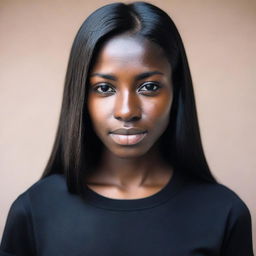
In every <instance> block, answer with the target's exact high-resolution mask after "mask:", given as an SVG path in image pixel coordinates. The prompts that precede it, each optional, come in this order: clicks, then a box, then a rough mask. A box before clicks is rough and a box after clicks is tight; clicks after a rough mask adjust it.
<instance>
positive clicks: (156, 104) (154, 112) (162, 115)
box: [144, 95, 172, 125]
mask: <svg viewBox="0 0 256 256" xmlns="http://www.w3.org/2000/svg"><path fill="white" fill-rule="evenodd" d="M171 105H172V97H171V96H168V95H167V96H164V97H161V99H156V100H152V101H151V102H150V103H149V104H145V107H144V109H145V112H146V113H147V115H148V117H149V119H151V121H152V122H160V123H159V125H160V124H161V123H162V122H168V121H169V116H170V110H171Z"/></svg>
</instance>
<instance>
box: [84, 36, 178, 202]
mask: <svg viewBox="0 0 256 256" xmlns="http://www.w3.org/2000/svg"><path fill="white" fill-rule="evenodd" d="M172 99H173V94H172V82H171V67H170V64H169V62H168V60H167V58H166V57H165V55H164V52H163V50H162V49H161V48H160V47H159V46H157V45H156V44H154V43H152V42H150V41H148V40H147V39H144V38H140V37H135V36H130V35H120V36H116V37H114V38H111V39H110V40H109V41H107V43H105V45H104V46H103V48H102V49H101V51H100V52H99V55H98V56H97V58H96V62H95V64H94V66H93V67H92V70H91V73H90V79H89V92H88V105H87V107H88V111H89V115H90V118H91V120H92V123H93V127H94V130H95V133H96V134H97V136H98V137H99V139H100V140H101V141H102V142H103V144H104V146H105V147H104V149H103V154H102V156H101V158H99V164H98V167H97V168H96V170H94V172H93V175H91V176H90V177H87V180H86V184H87V186H88V187H90V188H91V189H92V190H94V191H95V192H97V193H98V194H101V195H103V196H106V197H109V198H115V199H137V198H143V197H147V196H150V195H153V194H155V193H157V192H158V191H159V190H161V189H162V188H163V187H164V186H165V185H166V184H167V182H168V181H169V180H170V179H171V177H172V174H173V171H172V168H171V167H170V166H168V165H167V164H166V163H165V161H164V160H163V159H162V157H161V155H160V153H159V150H158V146H157V141H158V139H159V137H160V136H161V135H162V134H163V132H164V131H165V129H166V127H167V125H168V122H169V115H170V110H171V105H172Z"/></svg>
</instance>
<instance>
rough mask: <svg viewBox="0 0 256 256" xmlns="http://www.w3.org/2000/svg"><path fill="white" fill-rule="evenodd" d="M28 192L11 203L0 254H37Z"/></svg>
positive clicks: (4, 255) (3, 255)
mask: <svg viewBox="0 0 256 256" xmlns="http://www.w3.org/2000/svg"><path fill="white" fill-rule="evenodd" d="M28 204H29V202H28V198H27V195H26V194H24V193H23V194H22V195H20V196H19V197H18V198H17V199H16V200H15V201H14V202H13V204H12V205H11V208H10V210H9V213H8V216H7V220H6V224H5V228H4V232H3V237H2V241H1V246H0V256H25V255H26V256H35V255H36V254H35V247H34V235H33V227H32V218H31V212H30V211H29V205H28Z"/></svg>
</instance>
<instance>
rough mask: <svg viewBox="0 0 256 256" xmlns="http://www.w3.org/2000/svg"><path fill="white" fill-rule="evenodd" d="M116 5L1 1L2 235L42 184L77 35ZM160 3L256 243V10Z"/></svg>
mask: <svg viewBox="0 0 256 256" xmlns="http://www.w3.org/2000/svg"><path fill="white" fill-rule="evenodd" d="M108 2H110V1H100V0H90V1H88V0H87V1H85V0H72V1H71V0H0V34H1V39H0V56H1V57H0V89H1V93H0V120H1V121H0V122H1V125H0V136H1V137H0V158H1V161H0V171H1V181H0V190H1V193H0V203H1V212H0V214H1V215H0V234H2V230H3V227H4V224H5V221H6V216H7V212H8V210H9V207H10V205H11V203H12V202H13V201H14V199H15V198H16V197H17V196H18V195H19V194H20V193H22V192H23V191H24V190H25V189H27V188H28V187H29V186H31V185H32V184H33V183H34V182H35V181H36V180H37V179H38V178H39V176H40V175H41V173H42V171H43V169H44V167H45V164H46V162H47V159H48V156H49V154H50V151H51V148H52V144H53V139H54V135H55V131H56V126H57V120H58V116H59V111H60V104H61V96H62V90H63V80H64V74H65V70H66V65H67V59H68V55H69V51H70V47H71V43H72V41H73V38H74V36H75V33H76V32H77V30H78V28H79V26H80V25H81V23H82V21H83V20H84V19H85V17H86V16H87V15H88V14H89V13H90V12H92V11H93V10H95V8H97V7H99V6H101V5H103V4H105V3H108ZM151 2H152V3H155V4H156V5H158V6H159V7H162V8H163V9H164V10H166V11H167V12H168V13H169V14H170V15H171V17H172V18H173V20H174V21H175V23H176V24H177V27H178V28H179V30H180V33H181V35H182V37H183V41H184V43H185V47H186V50H187V55H188V59H189V63H190V67H191V72H192V76H193V80H194V87H195V94H196V100H197V107H198V113H199V121H200V126H201V133H202V139H203V145H204V148H205V153H206V156H207V159H208V161H209V165H210V167H211V169H212V172H213V173H214V175H215V176H216V177H217V178H218V179H219V181H220V182H221V183H224V184H225V185H227V186H228V187H230V188H231V189H233V190H234V191H235V192H236V193H237V194H238V195H239V196H240V197H241V198H242V199H243V200H244V201H245V203H246V204H247V206H248V207H249V209H250V211H251V215H252V221H253V229H254V243H256V241H255V238H256V202H255V195H256V186H255V185H256V182H255V181H256V172H255V171H256V157H255V152H256V135H255V131H256V118H255V109H256V88H255V86H256V83H255V82H256V75H255V68H256V54H255V53H256V49H255V43H256V40H255V39H256V33H255V32H256V31H255V28H256V3H255V1H253V0H251V1H250V0H240V1H239V0H201V1H200V0H190V1H185V0H173V1H172V0H171V1H160V0H156V1H151ZM254 246H255V244H254Z"/></svg>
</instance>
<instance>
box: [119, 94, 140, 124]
mask: <svg viewBox="0 0 256 256" xmlns="http://www.w3.org/2000/svg"><path fill="white" fill-rule="evenodd" d="M114 117H115V118H116V119H117V120H119V121H123V122H135V121H138V120H140V119H141V106H140V100H139V98H138V95H136V92H129V91H125V92H120V93H119V94H117V95H116V102H115V110H114Z"/></svg>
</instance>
